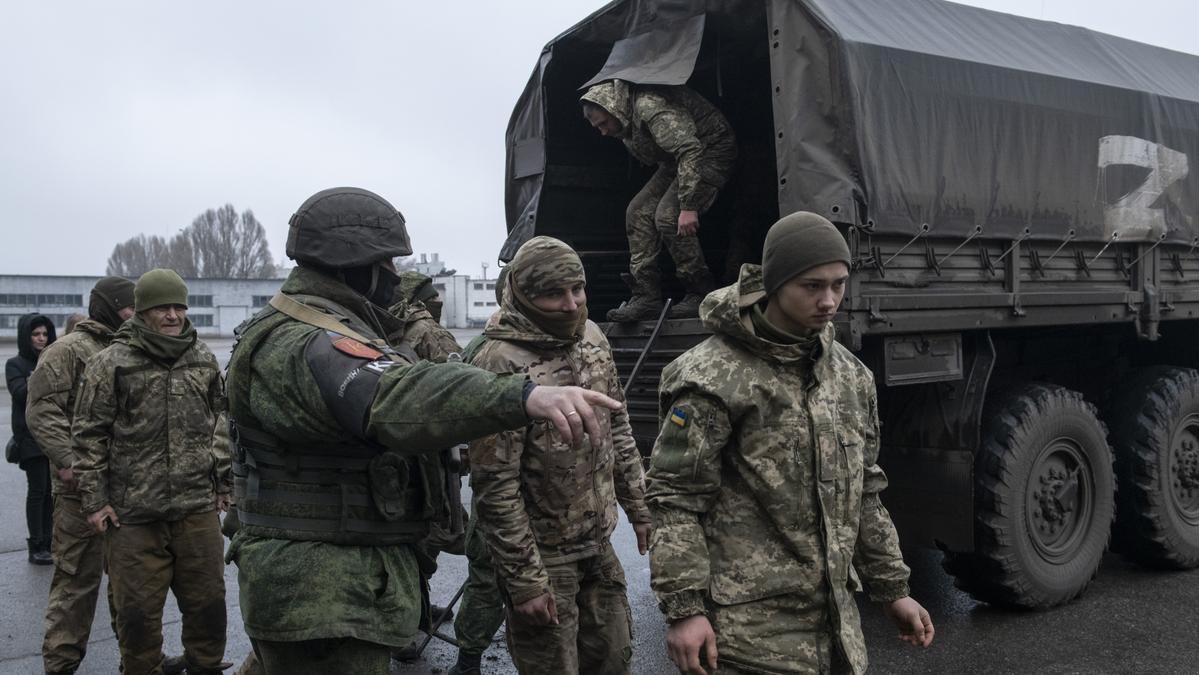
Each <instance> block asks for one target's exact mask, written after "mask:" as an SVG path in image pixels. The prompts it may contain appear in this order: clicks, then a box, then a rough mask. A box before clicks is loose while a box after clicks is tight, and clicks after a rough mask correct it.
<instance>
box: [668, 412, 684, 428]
mask: <svg viewBox="0 0 1199 675" xmlns="http://www.w3.org/2000/svg"><path fill="white" fill-rule="evenodd" d="M667 419H669V420H670V423H671V424H673V425H675V426H676V427H685V426H687V413H686V411H684V410H683V409H682V408H674V409H672V410H671V411H670V416H669V417H668V418H667Z"/></svg>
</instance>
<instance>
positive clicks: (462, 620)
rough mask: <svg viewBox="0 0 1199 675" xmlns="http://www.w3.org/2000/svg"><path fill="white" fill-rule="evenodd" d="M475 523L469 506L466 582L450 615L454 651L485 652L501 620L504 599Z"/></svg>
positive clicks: (467, 652) (488, 554)
mask: <svg viewBox="0 0 1199 675" xmlns="http://www.w3.org/2000/svg"><path fill="white" fill-rule="evenodd" d="M476 522H477V521H476V520H475V517H474V509H471V516H470V518H469V519H468V520H467V521H466V560H467V571H466V584H465V586H464V587H463V590H462V604H460V605H459V606H458V613H457V614H455V615H454V636H455V637H456V638H457V640H458V651H460V652H462V653H464V654H470V655H477V654H482V653H483V652H484V651H486V650H487V648H488V647H489V646H491V640H492V638H494V637H495V632H496V631H497V630H499V629H500V625H501V624H503V623H504V601H503V599H502V598H501V597H500V589H499V586H498V585H497V584H496V580H495V567H494V566H493V565H492V564H491V554H490V553H488V552H487V544H486V543H485V542H484V541H483V533H482V532H479V530H478V527H476Z"/></svg>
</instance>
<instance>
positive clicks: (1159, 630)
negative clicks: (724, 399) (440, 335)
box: [0, 331, 1199, 675]
mask: <svg viewBox="0 0 1199 675" xmlns="http://www.w3.org/2000/svg"><path fill="white" fill-rule="evenodd" d="M456 332H457V337H458V339H459V341H460V342H462V343H463V344H465V343H466V342H467V341H468V340H469V339H470V338H471V337H473V335H474V334H476V333H477V332H476V331H456ZM209 344H210V346H211V347H212V349H213V352H214V353H216V354H217V356H218V358H219V359H221V361H222V363H223V362H224V361H225V360H227V358H228V354H229V348H230V342H229V341H227V340H211V341H209ZM15 352H16V349H15V346H14V345H13V344H12V343H7V344H0V359H3V360H7V359H8V358H9V357H10V356H12V355H13V354H14V353H15ZM9 422H10V402H9V398H8V394H7V391H3V392H0V441H6V440H7V438H8V436H9V434H10V433H11V429H10V426H9ZM463 492H464V499H466V500H469V490H468V489H464V490H463ZM24 499H25V476H24V474H23V472H21V471H20V470H19V469H18V468H17V467H16V466H14V465H9V464H0V514H2V515H3V517H2V518H0V570H3V572H2V573H0V674H7V673H14V674H16V673H19V674H22V675H24V674H27V673H40V672H41V671H42V668H41V656H40V650H41V640H42V630H43V627H42V620H43V616H44V611H45V606H46V596H47V592H48V589H49V584H50V577H51V573H52V570H53V568H51V567H40V566H34V565H30V564H28V563H27V562H26V553H25V536H26V535H25V523H24ZM613 544H614V546H615V548H616V550H617V552H618V554H619V555H620V559H621V562H622V563H623V564H624V567H625V574H626V576H627V578H628V582H629V603H630V605H631V606H632V609H633V622H634V656H633V658H634V661H633V668H632V671H633V673H635V674H637V675H656V674H659V673H661V674H667V673H672V672H675V671H674V669H673V667H672V666H671V664H670V662H669V661H668V660H667V659H666V656H665V647H664V645H665V633H666V626H665V624H664V622H663V621H662V617H661V614H660V613H659V612H658V610H657V607H656V604H655V601H654V598H653V594H652V593H651V592H650V589H649V566H648V561H647V559H646V558H644V557H642V556H640V555H638V553H637V548H636V543H635V539H634V537H633V532H632V529H631V528H630V527H629V526H628V524H627V523H626V522H623V521H622V523H621V524H620V526H619V527H618V528H617V530H616V533H615V534H614V535H613ZM907 560H908V563H909V564H910V565H911V567H912V588H913V596H914V597H916V598H917V599H918V600H919V601H920V602H922V603H923V604H924V605H925V607H927V608H928V610H929V611H930V612H931V613H932V616H933V620H934V622H935V625H936V630H937V634H936V641H935V642H934V644H933V645H932V646H931V647H929V648H928V649H927V650H918V649H914V648H911V647H908V646H907V645H904V644H902V643H900V642H899V641H898V640H897V639H896V637H895V630H894V628H893V627H892V626H891V625H890V624H889V623H888V622H887V620H886V619H885V618H884V617H883V615H882V612H881V611H880V610H879V609H878V608H877V607H873V606H871V605H870V603H868V602H865V601H864V600H863V601H861V605H862V616H863V629H864V632H865V634H866V641H867V645H868V647H869V650H870V658H871V672H874V673H966V672H970V673H1050V674H1065V673H1163V674H1165V673H1199V639H1197V638H1196V636H1197V635H1199V613H1197V612H1196V608H1197V607H1199V571H1190V572H1156V571H1150V570H1145V569H1142V568H1140V567H1137V566H1134V565H1131V564H1129V563H1126V562H1125V561H1123V560H1122V559H1121V558H1120V557H1118V556H1116V555H1114V554H1108V555H1107V556H1106V557H1105V558H1104V561H1103V565H1102V567H1101V568H1100V570H1099V573H1098V575H1097V577H1096V579H1095V581H1094V583H1093V584H1092V585H1091V587H1090V588H1089V589H1088V591H1087V593H1086V594H1085V595H1084V596H1083V597H1082V598H1081V599H1079V600H1077V601H1075V602H1073V603H1071V604H1069V605H1067V606H1065V607H1061V608H1058V609H1056V610H1052V611H1047V612H1010V611H1005V610H997V609H993V608H991V607H989V606H987V605H984V604H980V603H977V602H975V601H974V600H972V599H971V598H970V597H969V596H967V595H965V594H963V593H961V592H960V591H958V590H957V589H955V588H954V587H953V584H952V580H951V579H950V578H949V577H948V576H947V575H946V574H945V573H944V572H943V571H942V570H941V567H940V554H939V553H935V552H931V551H925V550H918V551H914V552H909V553H908V554H907ZM439 562H440V565H441V569H440V570H439V571H438V572H437V574H436V576H434V577H433V580H432V589H433V599H434V602H435V603H438V604H445V603H446V602H448V601H449V599H450V598H451V597H452V596H453V594H454V592H455V591H456V590H457V589H458V586H459V585H460V584H461V582H462V580H463V579H464V578H465V576H466V571H465V559H464V558H462V557H459V556H449V555H443V556H442V557H441V559H440V561H439ZM297 582H298V583H302V580H297ZM225 583H226V602H227V606H228V617H229V631H228V646H227V650H226V658H227V659H229V660H233V661H237V662H240V660H241V659H242V658H244V657H245V655H246V654H247V653H248V652H249V651H250V644H249V640H248V639H247V638H246V635H245V633H244V632H243V630H242V627H241V613H240V610H239V608H238V593H237V570H236V568H234V567H232V566H230V567H229V568H227V570H226V574H225ZM96 616H97V617H98V620H97V621H96V623H95V626H94V627H93V630H92V637H91V644H90V648H89V651H88V655H87V658H86V659H85V660H84V662H83V666H82V667H81V668H80V670H79V673H80V674H81V675H92V674H95V675H101V674H109V673H116V672H117V664H118V660H119V659H118V654H117V645H116V640H115V638H114V637H113V634H112V630H111V629H110V627H109V624H108V619H107V616H108V608H107V605H106V601H105V598H104V596H103V594H101V598H100V606H99V607H98V608H97V611H96ZM180 628H181V624H180V618H179V611H178V608H177V607H176V605H175V602H174V599H173V598H168V601H167V608H166V611H165V614H164V617H163V634H164V645H165V649H166V651H167V652H168V653H180V652H181V651H182V647H181V646H180ZM444 630H445V631H446V632H448V633H452V627H451V626H450V625H447V626H446V627H445V629H444ZM454 656H455V652H454V650H453V648H452V647H451V646H449V645H448V644H446V643H443V642H441V641H439V640H433V641H432V642H431V643H430V645H429V647H428V648H427V650H426V651H425V653H424V655H423V658H422V659H421V660H420V661H418V662H415V663H411V664H399V663H393V667H392V672H393V673H406V674H409V673H411V674H415V673H432V674H436V673H444V672H445V671H446V670H447V669H448V668H449V666H450V665H452V664H453V662H454ZM484 672H485V673H494V674H505V675H507V674H510V673H515V669H514V668H513V667H512V665H511V662H510V661H509V659H508V657H507V651H506V649H505V647H504V644H503V632H502V630H501V632H500V634H499V635H498V636H497V639H496V642H495V644H494V645H493V646H492V648H491V649H489V650H488V651H487V653H486V655H485V659H484Z"/></svg>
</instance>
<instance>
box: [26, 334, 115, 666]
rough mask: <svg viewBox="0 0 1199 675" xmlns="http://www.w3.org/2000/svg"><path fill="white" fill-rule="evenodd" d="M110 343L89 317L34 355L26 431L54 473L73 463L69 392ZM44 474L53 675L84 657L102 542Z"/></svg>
mask: <svg viewBox="0 0 1199 675" xmlns="http://www.w3.org/2000/svg"><path fill="white" fill-rule="evenodd" d="M111 341H112V330H111V329H110V328H109V327H108V326H106V325H104V324H103V323H100V322H99V321H96V320H94V319H85V320H83V321H80V322H79V323H78V324H77V325H76V326H75V330H74V331H72V332H71V333H69V334H67V335H64V336H63V337H62V338H60V339H58V340H56V341H55V342H54V343H53V344H51V345H50V346H49V347H47V348H46V350H45V351H44V352H42V355H41V358H39V359H38V367H37V369H35V370H34V371H33V375H31V376H30V377H29V401H28V404H27V408H26V419H27V421H28V424H29V430H30V432H32V433H33V436H34V438H35V439H36V440H37V442H38V446H39V447H41V449H42V452H44V453H45V454H46V456H47V457H49V458H50V463H51V465H52V466H53V468H55V469H59V468H66V467H71V466H73V465H74V463H75V451H74V448H73V447H72V443H71V419H72V418H73V416H74V410H75V393H76V391H77V390H78V385H79V381H80V380H81V379H82V377H83V371H84V368H85V367H86V365H87V362H88V361H89V360H90V359H91V358H92V357H93V356H95V355H96V354H98V353H100V350H102V349H104V348H105V347H107V346H108V344H109V342H111ZM50 475H51V478H52V480H53V484H54V494H55V498H54V536H53V554H54V578H53V579H51V581H50V597H49V600H48V601H47V603H46V636H45V639H44V641H43V642H42V660H43V663H44V665H45V668H46V672H50V673H53V672H67V671H71V670H73V669H75V668H77V667H78V666H79V664H80V662H82V661H83V657H84V656H85V655H86V654H87V645H88V638H90V637H91V633H92V620H93V618H94V617H95V615H96V601H97V600H98V598H99V595H100V581H101V579H102V578H103V575H104V571H103V566H104V550H103V546H102V544H103V540H102V538H101V537H100V536H98V535H97V533H96V531H95V530H93V529H92V528H91V526H90V525H88V523H87V519H86V517H85V516H84V515H83V512H82V511H81V509H80V503H79V493H78V491H76V490H71V491H68V490H67V489H66V486H65V485H64V484H63V482H62V480H60V479H59V477H58V472H57V471H51V473H50ZM110 588H111V587H110ZM109 609H110V610H111V609H112V603H111V602H109ZM114 632H115V630H114Z"/></svg>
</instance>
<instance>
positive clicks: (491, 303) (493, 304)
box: [487, 302, 495, 307]
mask: <svg viewBox="0 0 1199 675" xmlns="http://www.w3.org/2000/svg"><path fill="white" fill-rule="evenodd" d="M487 306H488V307H495V303H494V302H489V303H487Z"/></svg>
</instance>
